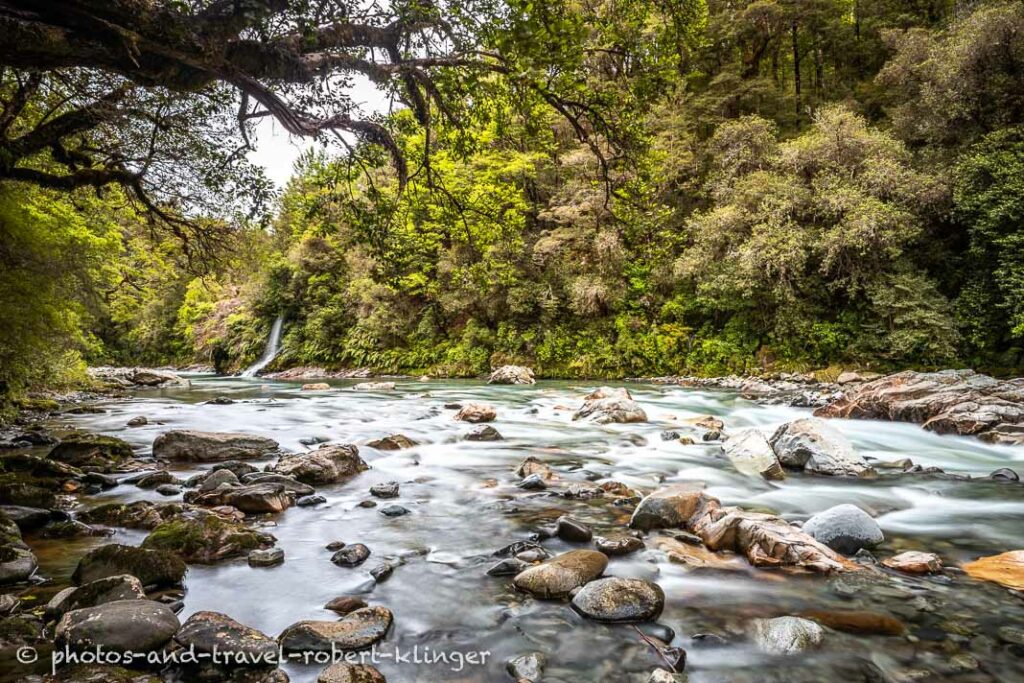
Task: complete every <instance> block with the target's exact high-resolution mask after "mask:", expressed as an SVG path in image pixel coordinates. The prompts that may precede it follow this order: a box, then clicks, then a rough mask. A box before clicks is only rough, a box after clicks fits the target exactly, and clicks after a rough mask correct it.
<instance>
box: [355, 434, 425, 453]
mask: <svg viewBox="0 0 1024 683" xmlns="http://www.w3.org/2000/svg"><path fill="white" fill-rule="evenodd" d="M366 445H367V446H369V447H370V448H376V449H377V450H380V451H397V450H401V449H403V448H412V447H413V446H415V445H417V444H416V442H415V441H413V440H412V439H410V438H409V437H407V436H405V435H404V434H392V435H391V436H385V437H384V438H383V439H376V440H374V441H370V442H369V443H367V444H366Z"/></svg>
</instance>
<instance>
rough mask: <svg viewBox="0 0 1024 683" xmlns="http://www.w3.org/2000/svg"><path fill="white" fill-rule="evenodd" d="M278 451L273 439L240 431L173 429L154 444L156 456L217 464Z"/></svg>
mask: <svg viewBox="0 0 1024 683" xmlns="http://www.w3.org/2000/svg"><path fill="white" fill-rule="evenodd" d="M277 449H278V443H277V442H276V441H274V440H273V439H268V438H266V437H264V436H255V435H253V434H241V433H237V432H200V431H194V430H174V431H170V432H165V433H163V434H161V435H160V436H158V437H157V438H156V440H155V441H154V442H153V456H154V457H156V458H161V459H166V460H185V461H189V462H216V461H221V460H252V459H254V458H266V457H268V456H269V455H271V454H272V453H274V452H275V451H277Z"/></svg>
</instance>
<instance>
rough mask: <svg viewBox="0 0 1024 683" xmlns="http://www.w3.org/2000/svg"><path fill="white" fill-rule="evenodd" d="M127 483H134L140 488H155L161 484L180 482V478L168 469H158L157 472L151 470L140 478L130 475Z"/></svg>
mask: <svg viewBox="0 0 1024 683" xmlns="http://www.w3.org/2000/svg"><path fill="white" fill-rule="evenodd" d="M126 483H133V484H135V485H136V486H138V487H139V488H140V489H155V488H156V487H157V486H160V485H161V484H175V483H178V479H177V477H175V476H174V475H173V474H171V473H170V472H168V471H167V470H157V471H156V472H149V473H147V474H144V475H142V476H141V477H138V478H134V477H129V479H128V480H126Z"/></svg>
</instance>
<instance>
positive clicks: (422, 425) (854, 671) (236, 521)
mask: <svg viewBox="0 0 1024 683" xmlns="http://www.w3.org/2000/svg"><path fill="white" fill-rule="evenodd" d="M161 373H162V371H160V372H139V371H127V370H114V369H106V370H102V371H99V372H98V373H97V374H98V376H102V377H104V378H107V380H108V381H109V382H110V383H111V384H112V385H114V386H116V387H117V389H118V390H119V391H120V392H122V395H119V396H117V397H109V398H94V397H80V398H82V399H85V400H82V401H81V402H80V403H78V404H76V405H75V407H74V408H73V409H70V410H69V409H68V408H63V409H61V411H60V412H58V413H57V414H50V415H48V416H46V417H41V418H40V419H39V420H38V424H24V425H21V426H19V427H17V428H16V429H15V430H13V431H11V432H10V433H9V434H6V435H5V446H6V447H5V448H3V449H2V450H0V459H2V463H3V473H2V475H0V477H2V481H0V506H2V507H0V526H2V538H0V541H2V548H0V582H2V583H3V584H4V585H3V587H2V589H0V590H2V595H0V615H2V616H0V680H10V681H23V680H28V681H31V680H44V677H47V678H46V680H50V678H49V677H48V671H49V652H50V650H51V649H53V648H54V647H57V648H58V649H61V648H65V647H66V648H69V649H71V650H74V651H81V650H85V649H87V648H89V647H92V646H96V645H102V646H103V647H105V648H109V649H114V650H132V651H140V650H141V651H153V652H164V653H167V652H178V653H180V652H183V651H187V650H192V651H199V652H210V651H212V650H213V649H214V647H217V648H220V649H222V650H229V651H233V652H244V653H248V654H249V655H251V656H252V658H253V660H255V659H259V658H260V657H263V659H262V660H260V661H265V660H266V658H268V657H270V658H272V656H273V655H274V654H275V653H282V652H283V653H284V654H285V656H286V661H284V662H282V663H281V665H280V666H277V665H276V664H277V663H276V662H274V663H272V664H269V665H268V664H266V663H264V664H263V665H262V666H249V667H241V668H240V667H238V666H213V665H212V664H210V663H208V662H207V663H203V664H197V663H191V664H188V663H186V664H179V665H175V666H170V667H162V666H150V667H148V668H145V667H144V668H139V667H138V666H135V667H133V668H134V669H135V671H134V672H131V671H128V670H124V669H119V670H118V669H114V668H110V667H107V668H96V667H84V668H83V667H77V668H75V667H71V668H64V669H62V670H61V672H59V673H58V676H57V677H56V678H54V679H53V680H63V681H82V682H84V681H108V680H109V681H128V680H131V681H140V682H141V681H156V680H160V679H161V677H162V678H163V679H164V680H184V681H192V680H203V681H212V682H216V681H239V682H240V681H248V682H252V683H255V682H257V681H266V682H268V683H269V682H271V681H285V680H289V679H290V680H292V681H322V682H323V683H328V682H335V681H381V680H389V681H392V682H396V681H397V682H401V681H410V682H412V681H462V682H468V681H499V680H509V681H513V680H518V681H541V680H543V681H551V682H559V681H563V682H568V681H574V682H575V681H581V680H587V681H609V682H618V681H622V682H627V681H636V682H637V683H643V682H646V681H654V682H658V681H680V680H686V679H687V678H688V679H689V680H690V681H776V680H777V681H822V680H840V679H845V680H850V681H904V680H906V681H910V680H950V681H1009V680H1019V679H1020V678H1021V677H1022V676H1024V626H1022V624H1024V597H1022V593H1021V591H1022V590H1024V553H1016V554H1015V551H1020V550H1021V549H1024V524H1021V520H1022V519H1024V485H1022V484H1021V483H1020V482H1019V481H1018V479H1017V473H1018V472H1024V448H1021V447H1019V446H1015V445H1012V443H1011V442H1012V437H1013V435H1014V434H1016V433H1017V432H1016V430H1015V428H1008V427H1007V426H1006V425H1012V424H1014V423H1013V420H1014V419H1015V418H1014V415H1016V414H1017V413H1014V412H1013V409H1012V404H1013V403H1014V396H1015V395H1014V394H1013V393H1012V392H1013V390H1014V389H1015V387H1016V386H1017V385H1015V384H1012V383H1011V384H1005V385H1000V386H995V385H994V384H993V383H992V382H988V381H987V380H978V379H976V376H970V375H962V374H961V375H957V376H955V377H953V378H952V379H950V378H949V377H948V376H940V377H929V376H918V377H906V376H905V377H902V378H898V379H896V380H889V384H885V378H872V377H855V378H851V377H845V378H840V380H842V381H840V382H837V383H835V384H833V385H827V386H823V385H819V384H815V383H812V382H809V381H806V379H805V378H801V377H799V376H790V377H782V378H773V379H769V380H765V379H761V380H756V381H754V383H751V382H752V381H751V380H749V379H743V380H718V381H717V382H715V383H712V382H707V381H696V380H692V381H691V380H680V379H678V378H674V379H672V380H668V379H665V380H662V381H660V382H648V383H631V384H628V385H625V386H617V387H600V386H597V385H593V384H587V383H571V382H552V381H537V382H536V383H532V382H534V377H533V375H532V373H528V372H527V371H526V369H524V368H513V369H510V370H507V371H505V372H504V373H503V374H501V375H499V376H498V379H497V380H496V382H501V383H495V384H485V383H484V382H479V381H450V380H430V379H422V380H417V381H414V380H407V379H401V378H395V379H394V380H393V381H392V380H388V381H386V382H379V381H378V382H374V381H370V379H369V378H367V377H360V378H358V379H344V380H342V379H329V380H328V381H326V382H316V383H306V384H305V386H303V383H302V382H303V380H309V379H323V378H322V377H318V376H316V374H315V373H306V372H303V373H298V374H297V375H296V376H294V377H290V380H291V381H285V380H280V379H277V380H271V379H266V378H255V379H241V378H217V377H213V376H208V375H202V376H201V375H194V376H188V377H185V378H181V379H180V380H179V379H177V378H175V377H173V376H168V375H166V374H161ZM712 384H714V385H713V386H712ZM926 385H927V386H926ZM955 385H963V386H964V387H965V389H964V390H965V391H974V392H977V393H976V394H975V395H965V396H966V397H965V398H964V399H963V400H955V399H951V398H949V395H950V394H951V393H955V392H956V391H957V389H956V388H955ZM908 386H909V387H910V389H907V388H905V387H908ZM928 387H932V388H931V389H928ZM951 387H952V388H951ZM915 391H916V392H917V393H916V394H914V395H910V393H908V392H911V393H912V392H915ZM927 391H931V392H932V394H936V393H938V394H941V396H940V397H938V398H933V399H930V400H928V399H926V398H925V393H923V392H927ZM979 398H980V399H981V400H979ZM907 401H916V403H914V404H913V405H912V407H913V406H925V407H926V408H927V410H926V409H925V408H920V409H918V410H916V411H915V410H912V409H910V408H906V407H905V406H906V404H907ZM972 403H973V404H974V405H976V406H977V405H980V406H981V408H979V409H978V410H980V411H982V412H983V413H985V414H987V415H989V416H990V418H991V419H990V422H991V425H990V426H988V427H985V428H984V429H976V430H974V431H971V430H969V429H967V428H966V425H967V424H968V420H969V419H970V417H966V418H965V416H969V415H970V414H971V412H970V411H971V405H972ZM1008 404H1010V405H1011V407H1010V408H1008V407H1007V405H1008ZM823 406H824V407H823ZM883 406H890V407H891V409H887V408H884V407H883ZM39 407H41V408H48V409H51V410H52V408H53V406H39ZM812 407H818V408H819V415H823V416H824V415H840V414H841V415H843V416H848V417H856V418H861V419H856V420H845V419H822V418H820V417H814V416H813V415H812V412H811V408H812ZM976 412H977V411H976ZM936 416H940V417H941V418H942V419H944V420H945V421H944V422H941V423H940V422H936ZM942 416H944V417H942ZM951 416H952V417H951ZM954 418H955V420H954ZM910 422H920V423H924V424H925V426H926V427H928V425H929V424H930V425H931V426H930V427H928V429H922V428H921V426H919V425H918V424H911V423H910ZM938 424H942V425H948V424H962V425H965V427H964V428H962V429H961V428H942V429H936V428H935V426H936V425H938ZM929 430H932V431H929ZM936 432H943V434H939V433H936ZM950 432H952V434H950ZM975 433H977V434H981V435H982V436H984V435H986V434H990V433H996V434H999V435H1000V436H999V438H989V439H988V442H986V441H983V440H981V439H976V438H968V437H965V436H958V435H956V434H975ZM1007 434H1008V435H1010V436H1009V437H1007V436H1006V435H1007ZM374 645H375V646H376V647H377V648H379V650H378V652H384V653H399V652H404V653H406V654H407V659H406V661H400V660H401V657H399V659H398V660H396V659H395V658H394V654H392V655H391V657H390V658H389V657H387V656H385V657H384V658H382V659H378V661H376V662H372V663H371V662H369V661H366V662H364V663H362V664H358V665H356V664H353V663H352V662H349V663H341V664H337V665H335V666H333V667H330V668H329V667H327V666H326V665H325V664H323V663H319V664H317V663H314V662H311V661H309V653H315V652H321V653H323V652H329V651H331V649H332V648H333V649H335V650H339V651H342V650H343V651H349V652H358V651H365V650H366V648H369V647H371V646H374ZM24 647H33V648H36V650H37V651H38V652H39V653H41V657H40V661H39V662H37V663H36V664H35V665H33V664H28V663H25V662H23V661H19V660H18V658H17V656H18V652H19V648H24ZM427 652H430V653H433V658H432V659H431V658H430V657H427V656H426V655H425V653H427ZM414 653H416V654H414ZM439 653H443V655H444V658H445V659H446V660H447V661H441V659H440V657H441V654H439ZM483 653H486V655H484V654H483ZM303 656H305V658H306V660H305V661H303ZM456 660H458V661H459V662H460V663H461V664H460V665H458V666H457V665H456ZM481 660H483V661H481Z"/></svg>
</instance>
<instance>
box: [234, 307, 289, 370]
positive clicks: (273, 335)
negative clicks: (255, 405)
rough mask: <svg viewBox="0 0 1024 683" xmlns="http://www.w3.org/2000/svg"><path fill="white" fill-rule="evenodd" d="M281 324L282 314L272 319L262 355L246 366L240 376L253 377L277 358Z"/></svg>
mask: <svg viewBox="0 0 1024 683" xmlns="http://www.w3.org/2000/svg"><path fill="white" fill-rule="evenodd" d="M282 325H284V315H279V316H277V319H276V320H274V324H273V325H271V326H270V338H269V339H267V348H266V349H265V350H264V351H263V356H262V357H261V358H260V359H259V360H258V361H256V362H255V363H253V364H252V365H250V366H249V367H248V368H246V370H245V372H243V373H242V377H255V376H256V374H257V373H258V372H259V371H260V370H262V369H263V368H265V367H267V366H268V365H270V361H272V360H274V359H275V358H277V352H278V351H280V347H281V326H282Z"/></svg>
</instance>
